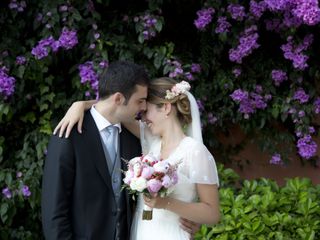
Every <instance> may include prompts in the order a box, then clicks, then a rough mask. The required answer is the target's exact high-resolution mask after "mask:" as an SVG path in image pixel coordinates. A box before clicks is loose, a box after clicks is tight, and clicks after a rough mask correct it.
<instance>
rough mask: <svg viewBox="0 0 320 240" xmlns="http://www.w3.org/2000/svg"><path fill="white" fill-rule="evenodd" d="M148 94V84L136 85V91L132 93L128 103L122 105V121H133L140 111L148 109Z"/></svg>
mask: <svg viewBox="0 0 320 240" xmlns="http://www.w3.org/2000/svg"><path fill="white" fill-rule="evenodd" d="M147 94H148V88H147V87H146V86H141V85H136V91H135V92H134V93H133V94H132V95H131V97H130V98H129V100H128V101H127V103H126V104H124V105H122V107H123V109H122V113H123V114H122V122H127V121H133V120H134V119H136V117H137V115H138V114H139V113H140V112H144V111H146V109H147V103H146V99H147Z"/></svg>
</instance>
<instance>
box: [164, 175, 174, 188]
mask: <svg viewBox="0 0 320 240" xmlns="http://www.w3.org/2000/svg"><path fill="white" fill-rule="evenodd" d="M171 185H172V184H171V179H170V177H169V176H168V175H165V176H164V177H163V178H162V186H164V187H165V188H168V187H171Z"/></svg>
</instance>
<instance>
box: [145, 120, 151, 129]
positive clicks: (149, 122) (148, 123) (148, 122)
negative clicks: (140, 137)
mask: <svg viewBox="0 0 320 240" xmlns="http://www.w3.org/2000/svg"><path fill="white" fill-rule="evenodd" d="M146 124H147V126H148V128H150V127H151V126H152V122H151V121H149V120H148V119H146Z"/></svg>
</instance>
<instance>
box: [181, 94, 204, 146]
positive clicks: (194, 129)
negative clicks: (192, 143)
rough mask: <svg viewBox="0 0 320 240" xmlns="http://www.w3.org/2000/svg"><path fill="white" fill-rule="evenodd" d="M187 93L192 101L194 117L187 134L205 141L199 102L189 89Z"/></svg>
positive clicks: (192, 115) (191, 106)
mask: <svg viewBox="0 0 320 240" xmlns="http://www.w3.org/2000/svg"><path fill="white" fill-rule="evenodd" d="M185 94H186V95H187V97H188V99H189V102H190V108H191V118H192V121H191V123H190V124H189V125H188V129H187V135H188V136H190V137H192V138H193V139H195V140H196V141H198V142H200V143H203V140H202V131H201V121H200V113H199V108H198V104H197V102H196V99H195V98H194V96H193V95H192V94H191V93H190V92H189V91H186V92H185Z"/></svg>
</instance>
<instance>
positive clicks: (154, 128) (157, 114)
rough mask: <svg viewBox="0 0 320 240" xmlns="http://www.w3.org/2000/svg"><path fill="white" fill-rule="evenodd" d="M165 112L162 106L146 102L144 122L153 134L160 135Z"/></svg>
mask: <svg viewBox="0 0 320 240" xmlns="http://www.w3.org/2000/svg"><path fill="white" fill-rule="evenodd" d="M165 118H166V114H165V111H164V107H159V106H157V105H156V104H152V103H149V102H147V112H146V123H147V125H148V127H149V129H150V131H151V132H152V134H154V135H161V132H162V130H163V128H164V120H165Z"/></svg>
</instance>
